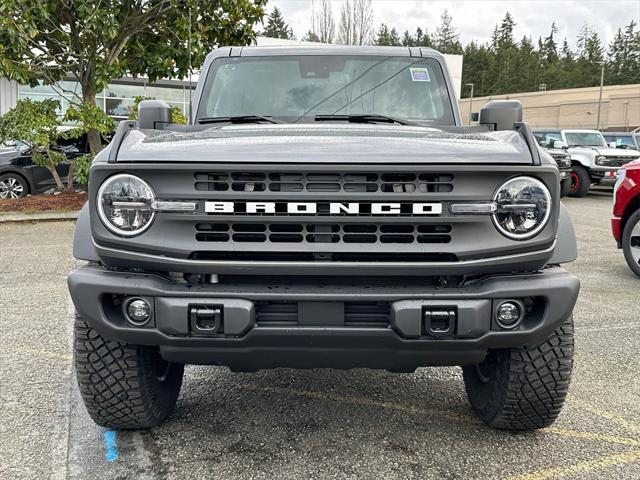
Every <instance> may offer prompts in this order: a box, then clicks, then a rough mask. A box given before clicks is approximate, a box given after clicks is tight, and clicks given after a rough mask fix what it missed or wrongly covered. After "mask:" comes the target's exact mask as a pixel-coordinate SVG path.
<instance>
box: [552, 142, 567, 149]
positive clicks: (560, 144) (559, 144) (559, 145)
mask: <svg viewBox="0 0 640 480" xmlns="http://www.w3.org/2000/svg"><path fill="white" fill-rule="evenodd" d="M553 148H557V149H559V150H560V149H562V148H567V144H566V143H564V142H563V141H562V140H554V141H553Z"/></svg>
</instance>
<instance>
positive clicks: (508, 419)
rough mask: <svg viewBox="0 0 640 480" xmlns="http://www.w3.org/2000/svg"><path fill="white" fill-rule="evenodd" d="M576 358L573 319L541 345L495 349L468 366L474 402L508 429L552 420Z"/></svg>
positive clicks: (487, 420) (468, 386)
mask: <svg viewBox="0 0 640 480" xmlns="http://www.w3.org/2000/svg"><path fill="white" fill-rule="evenodd" d="M572 364H573V319H572V317H571V316H569V318H567V319H566V320H565V321H564V322H563V324H562V325H560V326H559V327H558V328H557V329H556V330H555V331H554V332H552V333H551V334H550V335H549V336H548V337H547V339H546V340H545V341H543V342H542V343H540V344H538V345H530V346H525V347H521V348H512V349H506V350H496V351H492V352H490V353H489V354H488V355H487V357H486V359H485V360H484V361H483V362H482V363H480V364H479V365H470V366H465V367H463V377H464V384H465V388H466V390H467V395H468V397H469V401H470V402H471V406H472V407H473V409H474V411H475V412H476V413H477V414H478V416H479V417H480V418H481V419H482V421H483V422H484V423H486V424H487V425H489V426H490V427H493V428H498V429H504V430H534V429H537V428H543V427H547V426H549V425H551V424H552V423H553V422H554V421H555V419H556V418H557V416H558V414H559V413H560V409H561V408H562V405H563V404H564V400H565V397H566V396H567V391H568V389H569V380H570V377H571V367H572Z"/></svg>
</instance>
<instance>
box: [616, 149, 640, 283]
mask: <svg viewBox="0 0 640 480" xmlns="http://www.w3.org/2000/svg"><path fill="white" fill-rule="evenodd" d="M614 197H615V201H614V204H613V217H612V218H611V227H612V229H613V236H614V237H615V239H616V241H617V242H618V248H622V250H623V251H624V257H625V258H626V260H627V263H628V264H629V267H630V268H631V270H633V272H634V273H635V274H636V275H638V276H639V277H640V161H636V162H631V163H628V164H627V165H625V166H624V167H622V168H621V169H620V171H619V177H618V181H617V182H616V186H615V189H614Z"/></svg>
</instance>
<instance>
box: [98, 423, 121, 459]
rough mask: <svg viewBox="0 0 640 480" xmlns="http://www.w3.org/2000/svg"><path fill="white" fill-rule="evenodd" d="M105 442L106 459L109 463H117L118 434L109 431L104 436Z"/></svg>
mask: <svg viewBox="0 0 640 480" xmlns="http://www.w3.org/2000/svg"><path fill="white" fill-rule="evenodd" d="M102 439H103V440H104V458H106V460H107V462H115V461H116V460H117V459H118V442H117V441H116V432H114V431H113V430H107V431H106V432H104V433H103V434H102Z"/></svg>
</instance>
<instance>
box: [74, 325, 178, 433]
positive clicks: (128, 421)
mask: <svg viewBox="0 0 640 480" xmlns="http://www.w3.org/2000/svg"><path fill="white" fill-rule="evenodd" d="M75 364H76V372H77V377H78V386H79V387H80V393H81V394H82V399H83V400H84V404H85V406H86V407H87V411H88V412H89V415H90V416H91V418H92V419H93V421H94V422H96V423H97V424H98V425H100V426H102V427H106V428H111V429H138V428H151V427H155V426H157V425H159V424H161V423H162V422H163V421H164V420H166V419H167V417H169V415H171V413H172V412H173V410H174V408H175V405H176V401H177V400H178V394H179V393H180V387H181V385H182V376H183V373H184V365H181V364H176V363H169V362H166V361H165V360H163V359H162V357H161V356H160V353H159V352H158V350H157V348H153V347H145V346H139V345H128V344H125V343H120V342H115V341H111V340H107V339H105V338H104V337H102V336H101V335H100V333H98V331H97V330H95V329H94V328H92V327H90V326H89V325H87V323H86V322H85V321H84V320H83V319H82V318H81V317H80V316H76V321H75Z"/></svg>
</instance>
